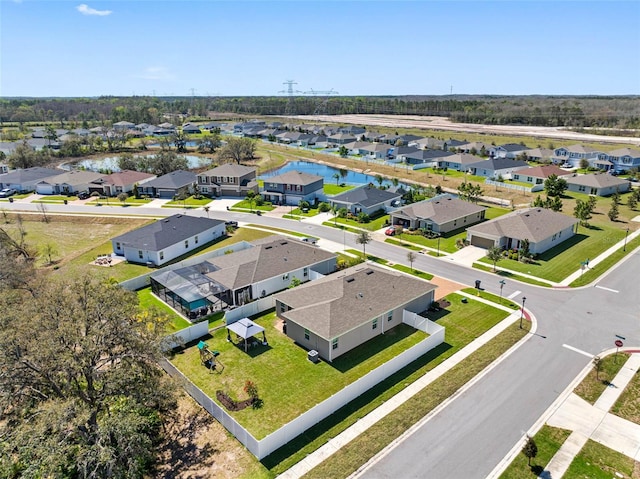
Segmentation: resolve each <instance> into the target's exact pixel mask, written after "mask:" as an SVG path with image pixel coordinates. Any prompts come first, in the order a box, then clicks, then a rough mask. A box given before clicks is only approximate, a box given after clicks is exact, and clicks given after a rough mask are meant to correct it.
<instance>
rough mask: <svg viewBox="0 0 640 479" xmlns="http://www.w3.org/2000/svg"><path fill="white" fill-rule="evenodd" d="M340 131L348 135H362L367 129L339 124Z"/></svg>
mask: <svg viewBox="0 0 640 479" xmlns="http://www.w3.org/2000/svg"><path fill="white" fill-rule="evenodd" d="M338 131H339V132H340V133H347V134H349V135H354V136H359V135H363V134H364V133H366V132H367V130H366V129H365V128H363V127H361V126H355V125H349V126H341V127H340V128H338Z"/></svg>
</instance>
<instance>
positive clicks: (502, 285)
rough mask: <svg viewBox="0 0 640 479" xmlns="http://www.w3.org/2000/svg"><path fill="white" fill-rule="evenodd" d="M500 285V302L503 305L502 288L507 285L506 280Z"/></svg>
mask: <svg viewBox="0 0 640 479" xmlns="http://www.w3.org/2000/svg"><path fill="white" fill-rule="evenodd" d="M499 283H500V302H501V303H502V288H504V284H505V283H506V281H505V280H504V279H501V280H500V281H499Z"/></svg>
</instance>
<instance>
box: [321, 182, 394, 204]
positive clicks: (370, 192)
mask: <svg viewBox="0 0 640 479" xmlns="http://www.w3.org/2000/svg"><path fill="white" fill-rule="evenodd" d="M401 197H402V195H401V194H399V193H394V192H391V191H387V190H381V189H379V188H376V187H374V186H369V185H365V186H361V187H359V188H354V189H352V190H348V191H345V192H344V193H340V194H339V195H336V196H334V197H333V198H331V200H332V201H336V202H339V203H350V204H358V205H362V206H364V207H365V208H368V207H371V206H375V205H379V204H381V203H384V202H385V201H390V200H394V199H399V198H401Z"/></svg>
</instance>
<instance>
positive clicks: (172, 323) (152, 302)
mask: <svg viewBox="0 0 640 479" xmlns="http://www.w3.org/2000/svg"><path fill="white" fill-rule="evenodd" d="M136 294H137V295H138V302H139V305H140V309H142V310H143V311H146V310H148V309H151V308H154V309H156V310H158V311H160V312H161V313H164V314H166V315H167V317H168V318H169V331H168V332H169V333H174V332H176V331H180V330H181V329H184V328H187V327H189V326H191V323H190V322H189V321H187V320H186V319H185V318H183V317H182V316H180V315H179V314H177V313H176V312H175V311H174V310H173V309H171V308H170V307H169V306H168V305H167V304H166V303H165V302H164V301H162V300H160V299H159V298H158V297H157V296H155V295H154V294H153V292H152V291H151V287H148V288H143V289H139V290H138V291H136Z"/></svg>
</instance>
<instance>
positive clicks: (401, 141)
mask: <svg viewBox="0 0 640 479" xmlns="http://www.w3.org/2000/svg"><path fill="white" fill-rule="evenodd" d="M423 139H424V137H422V136H418V135H410V134H406V135H399V136H398V138H397V139H396V142H395V144H396V145H403V146H409V145H411V144H413V143H415V142H417V141H419V140H423Z"/></svg>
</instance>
